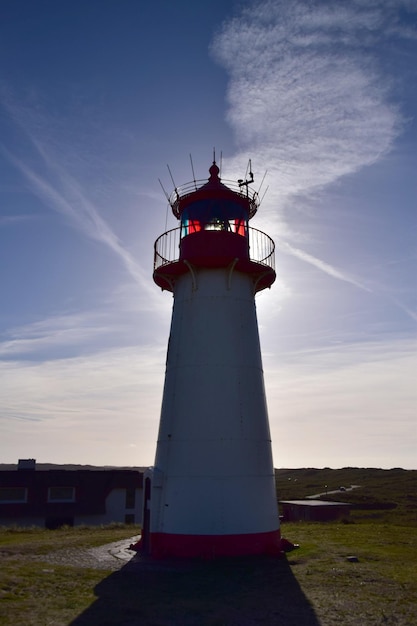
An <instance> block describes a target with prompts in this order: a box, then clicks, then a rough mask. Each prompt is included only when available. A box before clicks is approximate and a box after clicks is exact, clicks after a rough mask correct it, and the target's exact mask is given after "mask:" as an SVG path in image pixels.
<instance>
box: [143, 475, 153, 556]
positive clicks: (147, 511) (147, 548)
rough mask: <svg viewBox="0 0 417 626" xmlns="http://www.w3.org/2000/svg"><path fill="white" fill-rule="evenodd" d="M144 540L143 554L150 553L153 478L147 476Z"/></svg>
mask: <svg viewBox="0 0 417 626" xmlns="http://www.w3.org/2000/svg"><path fill="white" fill-rule="evenodd" d="M142 519H143V521H142V541H141V549H142V553H143V554H149V552H150V542H149V533H150V525H151V479H150V478H149V476H148V477H147V478H145V490H144V494H143V516H142Z"/></svg>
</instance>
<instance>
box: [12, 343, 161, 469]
mask: <svg viewBox="0 0 417 626" xmlns="http://www.w3.org/2000/svg"><path fill="white" fill-rule="evenodd" d="M164 356H165V350H162V349H159V350H158V349H155V346H152V347H145V346H142V348H141V350H138V349H137V348H136V347H126V348H113V349H111V350H105V351H102V352H99V353H97V354H94V355H91V354H90V355H88V356H87V357H82V356H77V357H74V358H65V359H59V360H53V361H44V362H42V363H30V362H27V361H15V362H8V363H1V362H0V376H1V379H2V384H3V386H2V398H1V405H2V408H1V420H0V421H1V424H0V426H1V430H2V444H3V446H4V449H3V460H4V459H5V458H6V457H9V458H8V460H9V461H11V462H13V461H15V460H16V458H18V457H19V456H33V455H36V456H37V457H38V459H39V458H42V459H44V460H52V461H54V462H65V461H66V460H71V459H74V457H76V458H77V459H79V462H81V463H82V462H85V463H96V464H99V465H101V464H111V463H114V464H117V465H120V464H121V463H125V464H131V465H137V464H138V463H140V464H144V463H145V464H146V463H151V462H152V457H153V452H154V445H155V443H154V442H155V440H156V435H157V426H158V413H159V408H160V398H161V393H162V382H163V362H164ZM132 443H134V444H137V447H136V448H135V449H133V450H130V447H131V445H132ZM6 451H7V454H6ZM121 454H122V455H123V456H122V457H121V456H120V455H121ZM121 458H122V461H121Z"/></svg>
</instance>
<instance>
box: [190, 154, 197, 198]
mask: <svg viewBox="0 0 417 626" xmlns="http://www.w3.org/2000/svg"><path fill="white" fill-rule="evenodd" d="M190 163H191V171H192V173H193V181H194V187H195V189H196V190H197V181H196V179H195V174H194V165H193V157H192V156H191V153H190Z"/></svg>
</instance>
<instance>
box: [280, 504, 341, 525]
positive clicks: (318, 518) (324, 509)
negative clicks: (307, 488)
mask: <svg viewBox="0 0 417 626" xmlns="http://www.w3.org/2000/svg"><path fill="white" fill-rule="evenodd" d="M279 504H280V509H281V519H282V520H283V521H284V522H301V521H303V522H330V521H337V520H339V519H343V518H345V517H348V516H349V515H350V504H348V503H346V502H330V501H325V500H282V501H281V502H280V503H279Z"/></svg>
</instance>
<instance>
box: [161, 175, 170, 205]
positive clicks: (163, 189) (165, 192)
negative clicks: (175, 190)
mask: <svg viewBox="0 0 417 626" xmlns="http://www.w3.org/2000/svg"><path fill="white" fill-rule="evenodd" d="M158 181H159V184H160V185H161V189H162V191H163V192H164V196H165V198H166V199H167V200H168V202H169V194H168V192H167V191H166V190H165V187H164V186H163V184H162V182H161V179H160V178H158Z"/></svg>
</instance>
